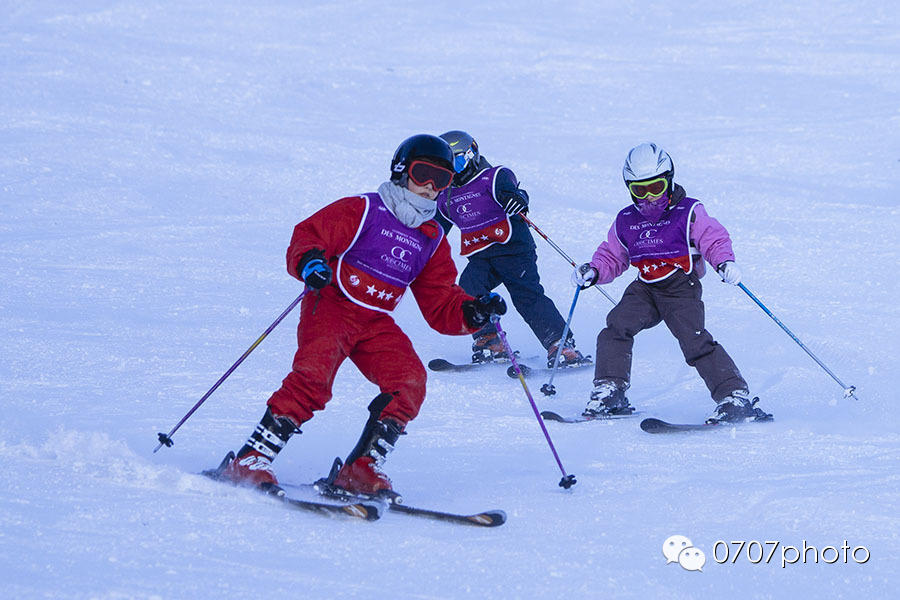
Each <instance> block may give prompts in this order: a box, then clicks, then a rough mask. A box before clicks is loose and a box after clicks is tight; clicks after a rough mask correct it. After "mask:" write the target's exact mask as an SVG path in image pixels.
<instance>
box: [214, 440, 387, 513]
mask: <svg viewBox="0 0 900 600" xmlns="http://www.w3.org/2000/svg"><path fill="white" fill-rule="evenodd" d="M232 460H234V452H229V453H228V454H227V455H226V456H225V458H224V459H223V460H222V463H221V464H220V465H219V466H218V468H216V469H207V470H205V471H203V472H202V473H201V475H204V476H205V477H209V478H210V479H212V480H214V481H220V482H222V483H231V482H229V481H226V480H225V479H223V478H222V472H223V471H224V470H225V467H227V466H228V464H229V463H230V462H231V461H232ZM255 489H256V491H258V492H259V493H261V494H264V495H265V496H268V497H270V498H274V499H276V500H280V501H281V502H282V503H283V504H284V506H286V507H287V508H290V509H294V510H302V511H307V512H313V513H318V514H320V515H328V516H349V517H355V518H358V519H364V520H366V521H376V520H378V519H379V518H381V514H382V511H383V506H384V505H383V504H381V503H379V502H377V501H375V500H371V499H363V498H358V499H356V500H354V501H352V502H348V503H344V504H328V503H325V502H315V501H312V500H300V499H299V498H291V497H290V496H288V495H287V494H286V493H285V491H284V490H283V489H282V488H281V487H280V486H276V485H272V486H267V487H259V488H255Z"/></svg>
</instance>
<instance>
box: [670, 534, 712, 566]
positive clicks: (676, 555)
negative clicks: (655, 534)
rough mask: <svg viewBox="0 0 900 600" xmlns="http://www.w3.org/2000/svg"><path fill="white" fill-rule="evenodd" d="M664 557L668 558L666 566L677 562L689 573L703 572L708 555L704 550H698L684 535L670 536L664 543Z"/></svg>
mask: <svg viewBox="0 0 900 600" xmlns="http://www.w3.org/2000/svg"><path fill="white" fill-rule="evenodd" d="M662 551H663V556H665V557H666V564H669V563H673V562H677V563H678V564H679V565H681V567H682V568H683V569H685V570H687V571H700V572H701V573H702V572H703V565H705V564H706V554H704V553H703V550H701V549H700V548H696V547H695V546H694V544H693V543H692V542H691V540H689V539H688V538H686V537H685V536H683V535H670V536H669V537H668V538H666V541H665V542H663V547H662Z"/></svg>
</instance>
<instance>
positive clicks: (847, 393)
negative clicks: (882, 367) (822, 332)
mask: <svg viewBox="0 0 900 600" xmlns="http://www.w3.org/2000/svg"><path fill="white" fill-rule="evenodd" d="M737 285H738V287H739V288H741V289H742V290H744V293H746V294H747V295H748V296H750V299H751V300H753V301H754V302H756V304H757V306H759V307H760V308H761V309H763V311H764V312H765V313H766V314H767V315H769V316H770V317H772V320H773V321H775V322H776V323H778V326H779V327H781V328H782V329H783V330H784V332H785V333H786V334H788V335H789V336H791V339H792V340H794V341H795V342H797V345H798V346H800V347H801V348H803V350H805V351H806V353H807V354H809V356H810V358H812V359H813V360H814V361H816V363H817V364H818V365H819V366H820V367H822V369H824V370H825V372H826V373H828V374H829V375H831V378H832V379H834V380H835V381H837V382H838V385H840V386H841V387H842V388H844V398H847V397H850V398H853V399H854V400H859V398H857V397H856V396H854V395H853V392H855V391H856V386H853V385H849V386H848V385H845V384H844V382H843V381H841V380H840V379H838V377H837V375H835V374H834V373H832V372H831V369H829V368H828V367H826V366H825V363H823V362H822V361H821V360H819V359H818V358H817V357H816V355H815V354H813V353H812V352H811V351H810V349H809V348H807V347H806V346H805V345H804V344H803V342H801V341H800V340H799V339H798V338H797V336H796V335H794V334H793V333H791V330H790V329H788V328H787V327H786V326H785V324H784V323H782V322H781V321H779V320H778V317H776V316H775V315H773V314H772V311H770V310H769V309H768V308H767V307H766V305H765V304H763V303H762V302H760V300H759V298H757V297H756V296H754V295H753V293H752V292H751V291H750V290H748V289H747V287H746V286H745V285H744V284H743V283H738V284H737Z"/></svg>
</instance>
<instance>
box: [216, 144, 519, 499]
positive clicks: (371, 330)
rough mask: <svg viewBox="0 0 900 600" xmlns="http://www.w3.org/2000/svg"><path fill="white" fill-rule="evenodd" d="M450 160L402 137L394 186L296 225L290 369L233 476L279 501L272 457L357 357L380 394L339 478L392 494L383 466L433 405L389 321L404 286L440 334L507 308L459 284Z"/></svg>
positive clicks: (444, 151)
mask: <svg viewBox="0 0 900 600" xmlns="http://www.w3.org/2000/svg"><path fill="white" fill-rule="evenodd" d="M452 162H453V154H452V152H451V151H450V148H449V146H448V145H447V143H446V142H444V141H443V140H441V139H440V138H438V137H435V136H431V135H417V136H413V137H411V138H409V139H407V140H405V141H404V142H403V143H402V144H401V145H400V147H399V148H398V149H397V151H396V152H395V154H394V159H393V161H392V162H391V181H387V182H385V183H383V184H382V185H381V186H380V187H379V188H378V192H377V193H368V194H363V195H360V196H352V197H347V198H343V199H341V200H338V201H336V202H334V203H332V204H330V205H328V206H326V207H324V208H322V209H321V210H319V211H318V212H317V213H315V214H314V215H312V216H311V217H309V218H308V219H306V220H304V221H303V222H301V223H300V224H298V225H297V226H296V227H295V229H294V234H293V237H292V238H291V244H290V246H289V247H288V251H287V268H288V273H290V274H291V275H292V276H294V277H297V278H298V279H300V280H302V281H304V282H305V283H306V286H307V293H306V296H305V297H304V298H303V300H302V303H301V312H300V324H299V327H298V329H297V342H298V348H297V353H296V355H295V356H294V361H293V367H292V370H291V372H290V373H289V374H288V375H287V377H285V379H284V381H283V383H282V385H281V388H280V389H278V390H277V391H276V392H275V393H274V394H272V396H271V397H270V398H269V401H268V408H267V410H266V413H265V415H264V416H263V418H262V420H261V421H260V424H259V425H258V426H257V427H256V429H255V431H254V432H253V434H252V435H251V436H250V438H249V439H248V440H247V443H246V444H245V445H244V446H243V448H241V450H240V451H239V452H238V453H237V457H236V458H235V460H234V461H233V462H231V463H230V464H229V465H228V467H227V468H226V469H225V471H224V476H225V477H227V478H229V479H231V480H233V481H236V482H240V483H249V484H252V485H256V486H260V487H263V488H265V489H268V490H270V491H274V492H275V493H282V492H281V490H280V488H278V487H277V483H278V482H277V479H276V478H275V475H274V472H273V471H272V468H271V461H272V460H273V459H274V458H275V456H276V455H277V454H278V452H279V451H280V450H281V449H282V448H283V447H284V445H285V444H286V443H287V441H288V439H289V438H290V436H291V435H292V434H294V433H295V432H297V431H298V430H299V427H300V425H302V424H303V423H305V422H306V421H308V420H309V419H311V418H312V416H313V412H314V411H317V410H322V409H323V408H324V407H325V404H326V403H327V402H328V401H329V400H330V399H331V388H332V383H333V381H334V377H335V374H336V373H337V370H338V367H340V365H341V363H343V361H344V360H345V359H347V358H349V359H350V360H351V361H352V362H353V363H354V364H355V365H356V367H357V368H358V369H359V370H360V371H361V372H362V373H363V375H365V377H366V378H367V379H368V380H369V381H371V382H372V383H374V384H376V385H377V386H378V387H379V389H380V391H381V394H379V396H378V397H377V398H376V401H373V403H372V406H371V407H370V410H371V411H372V415H371V418H370V419H369V422H368V423H367V424H366V427H365V430H364V431H363V435H362V437H361V438H360V440H359V443H358V444H357V446H356V448H354V450H353V451H352V452H351V455H350V456H349V457H348V459H347V460H346V462H345V464H344V465H343V467H342V468H341V469H340V471H339V472H338V473H337V477H336V479H335V480H334V481H333V482H332V483H333V484H334V485H335V486H336V487H338V488H341V489H342V490H344V491H347V492H350V493H362V494H370V495H376V494H377V495H384V496H385V497H388V498H392V497H393V496H395V494H393V491H392V485H391V481H390V479H389V478H388V477H387V475H385V474H384V472H383V471H381V469H380V466H381V463H382V461H383V459H384V457H385V456H386V455H387V453H388V452H389V451H391V450H392V449H393V445H394V443H395V442H396V441H397V439H398V437H399V436H400V435H401V433H403V430H404V428H405V426H406V424H407V423H408V422H409V421H411V420H412V419H414V418H415V417H416V415H417V414H418V412H419V408H420V407H421V405H422V402H423V400H424V399H425V380H426V374H425V369H424V367H423V366H422V363H421V361H420V360H419V358H418V356H417V355H416V352H415V350H414V349H413V347H412V344H411V342H410V340H409V338H408V337H407V336H406V335H405V334H404V333H403V331H402V330H401V329H400V327H399V326H398V325H397V324H396V323H395V322H394V320H393V318H391V316H390V313H391V311H392V310H393V309H394V308H395V307H396V306H397V304H398V303H399V301H400V300H401V298H402V297H403V296H404V295H405V293H406V291H407V289H409V290H411V291H412V293H413V296H414V297H415V299H416V302H417V303H418V305H419V308H420V309H421V311H422V315H423V316H424V317H425V320H426V321H427V322H428V324H429V325H430V326H431V327H432V328H433V329H435V330H436V331H438V332H440V333H443V334H448V335H466V334H471V333H472V332H474V331H476V330H477V329H478V328H479V327H481V326H483V325H484V324H485V323H487V322H489V319H490V316H491V315H492V314H502V313H504V312H505V310H506V308H505V304H504V302H503V300H502V298H500V297H499V296H498V295H496V294H494V295H492V296H489V297H488V296H485V297H482V298H479V299H478V300H476V299H473V298H472V297H471V296H469V295H467V294H466V293H465V292H464V291H463V290H462V288H460V287H459V286H457V285H455V283H454V282H455V281H456V267H455V265H454V263H453V260H452V259H451V255H450V248H449V245H448V244H447V241H446V239H444V236H443V231H442V229H441V227H440V226H439V225H438V223H437V222H436V221H435V220H434V219H433V217H434V212H435V202H434V199H435V198H436V197H437V194H438V193H439V192H440V190H441V189H444V188H446V187H447V186H449V185H450V181H451V179H452V176H453V170H452Z"/></svg>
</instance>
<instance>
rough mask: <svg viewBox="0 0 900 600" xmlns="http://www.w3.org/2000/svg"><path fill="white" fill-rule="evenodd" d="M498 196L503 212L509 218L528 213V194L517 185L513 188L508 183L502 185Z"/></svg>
mask: <svg viewBox="0 0 900 600" xmlns="http://www.w3.org/2000/svg"><path fill="white" fill-rule="evenodd" d="M498 196H499V204H500V206H502V207H503V212H505V213H506V214H508V215H509V216H513V215H517V214H519V213H521V212H528V192H526V191H525V190H523V189H522V188H520V187H519V185H518V184H516V186H515V187H513V186H512V184H510V183H507V184H505V185H502V186H501V187H500V191H499V194H498Z"/></svg>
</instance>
